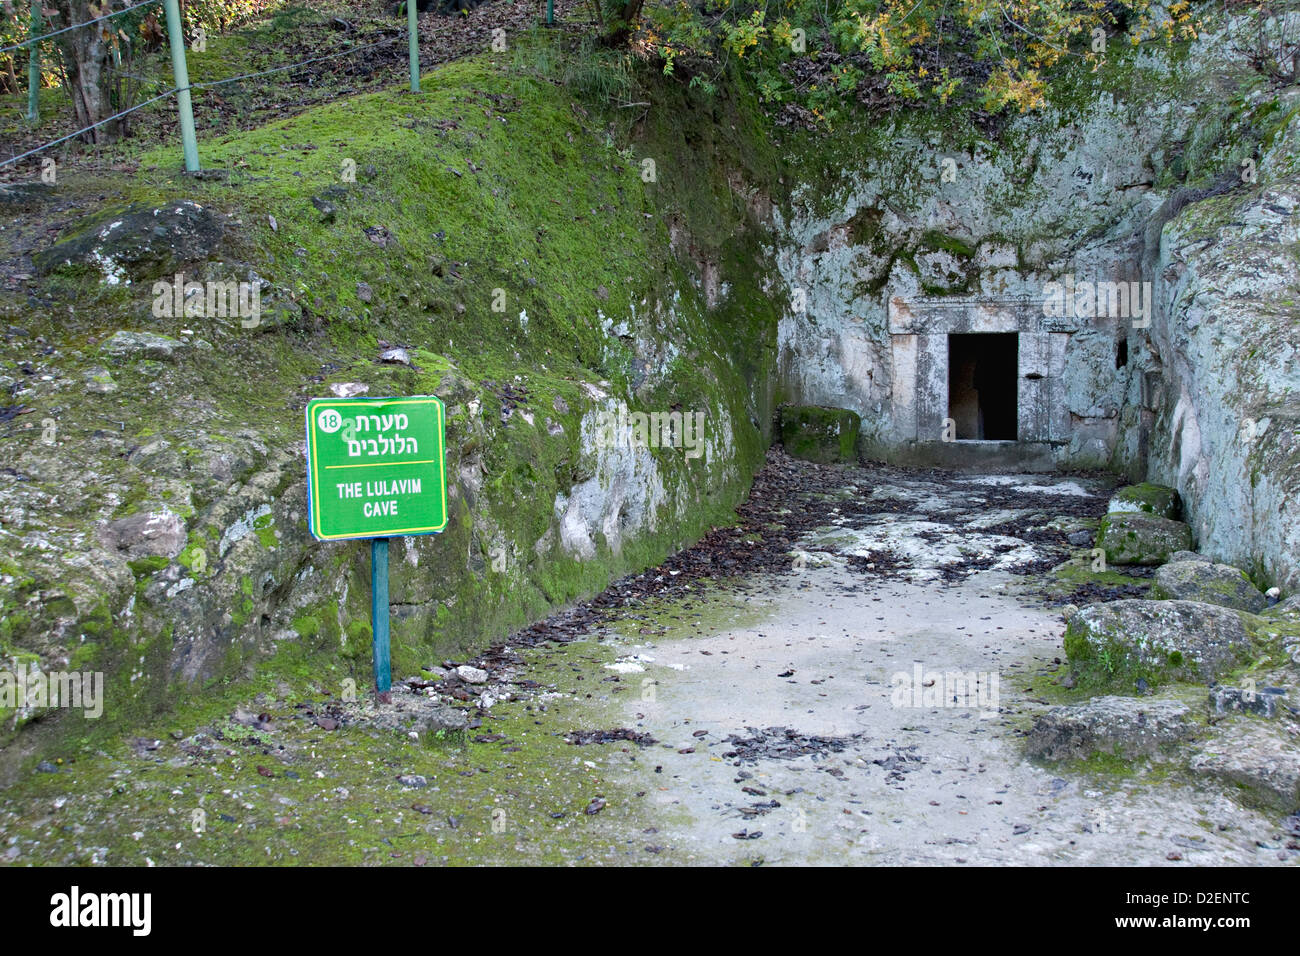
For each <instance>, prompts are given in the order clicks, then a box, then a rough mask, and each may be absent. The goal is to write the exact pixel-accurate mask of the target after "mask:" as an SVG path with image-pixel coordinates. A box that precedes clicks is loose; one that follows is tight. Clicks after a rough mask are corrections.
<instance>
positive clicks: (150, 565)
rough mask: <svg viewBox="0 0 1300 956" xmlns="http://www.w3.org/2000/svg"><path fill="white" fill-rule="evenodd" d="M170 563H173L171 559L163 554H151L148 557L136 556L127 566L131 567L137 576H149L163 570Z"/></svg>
mask: <svg viewBox="0 0 1300 956" xmlns="http://www.w3.org/2000/svg"><path fill="white" fill-rule="evenodd" d="M169 564H171V561H170V560H168V559H167V558H165V557H163V556H162V555H151V556H150V557H147V558H136V559H134V560H132V561H128V562H127V566H128V567H129V568H130V569H131V573H132V574H134V575H135V576H136V577H137V578H145V577H148V576H149V575H151V574H153V573H155V572H157V571H161V570H162V569H163V568H165V567H167V565H169Z"/></svg>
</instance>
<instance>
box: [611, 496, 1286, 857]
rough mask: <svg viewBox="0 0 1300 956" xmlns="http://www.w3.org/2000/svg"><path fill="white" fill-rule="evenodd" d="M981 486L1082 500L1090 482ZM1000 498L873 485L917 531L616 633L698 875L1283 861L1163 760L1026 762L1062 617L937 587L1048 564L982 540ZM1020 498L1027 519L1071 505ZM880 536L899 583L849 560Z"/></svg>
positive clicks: (651, 783) (1004, 591) (1026, 550)
mask: <svg viewBox="0 0 1300 956" xmlns="http://www.w3.org/2000/svg"><path fill="white" fill-rule="evenodd" d="M987 481H989V482H990V483H991V486H993V487H1001V488H1003V489H1009V488H1026V487H1029V488H1031V489H1032V488H1035V487H1037V488H1041V487H1055V488H1056V489H1057V490H1058V491H1059V490H1067V493H1070V494H1076V495H1077V496H1080V497H1082V496H1083V493H1084V488H1083V487H1082V486H1080V485H1079V484H1078V483H1077V482H1070V483H1069V484H1070V485H1073V487H1072V488H1068V489H1067V486H1066V485H1065V484H1062V483H1056V484H1055V485H1053V484H1051V483H1048V484H1046V485H1045V484H1042V483H1039V484H1035V483H1036V481H1038V480H1037V479H1034V478H1032V477H1031V478H1016V479H1011V478H991V479H987ZM988 486H990V485H982V484H980V483H979V482H978V481H976V482H971V481H963V480H958V481H954V482H951V483H948V484H947V485H941V484H935V483H932V482H921V481H912V480H908V481H903V482H900V483H898V484H894V485H891V486H887V487H884V488H882V487H877V488H875V489H874V490H873V492H872V494H873V495H874V496H876V497H895V498H897V499H898V500H910V501H912V502H913V503H915V504H917V505H918V510H919V511H921V512H922V513H923V515H922V516H923V517H925V519H926V520H924V521H922V520H921V519H920V518H908V517H903V516H899V517H897V518H895V517H892V516H891V517H883V516H882V517H881V518H880V519H878V520H874V521H867V522H846V525H849V526H850V527H845V528H842V529H840V530H837V531H834V532H830V531H826V530H824V531H822V532H820V533H814V534H812V535H808V536H805V538H804V539H803V543H804V544H805V545H808V546H811V547H830V548H833V550H831V551H825V552H813V555H812V556H813V559H814V560H813V561H811V562H809V564H808V566H807V568H806V569H805V570H804V571H802V572H801V573H799V574H797V575H795V576H793V577H789V578H785V579H784V580H781V581H772V582H769V583H770V587H768V586H764V587H763V588H762V590H763V591H765V592H766V593H765V594H762V595H761V596H756V595H749V596H745V597H743V598H739V599H737V598H731V597H727V596H715V597H714V598H712V599H710V600H708V601H705V602H700V601H699V600H698V599H696V600H690V601H688V602H686V603H687V605H689V607H688V608H686V607H682V606H681V605H678V606H676V607H675V608H674V609H672V610H669V609H668V608H664V609H661V610H660V611H659V613H657V614H656V615H655V616H656V617H657V619H658V620H660V621H665V620H673V619H676V620H675V623H673V624H672V626H670V627H669V628H668V629H667V631H666V632H665V633H664V634H663V635H661V636H657V637H656V639H655V640H653V641H649V642H647V641H646V640H645V639H644V638H643V637H640V636H639V635H638V633H637V630H638V629H636V628H630V627H623V628H621V630H622V631H623V632H624V634H625V636H624V646H622V647H621V648H620V650H621V652H622V653H623V655H624V656H623V657H622V658H621V665H620V666H621V669H622V670H623V671H624V673H633V674H635V673H638V671H637V668H644V676H643V678H642V680H643V681H645V680H650V681H653V682H654V684H653V685H650V691H649V692H647V691H646V690H644V689H643V693H642V698H644V697H646V696H652V697H653V699H652V700H645V699H640V700H635V701H632V702H630V703H629V704H628V705H627V707H626V710H627V718H628V725H629V726H630V727H633V728H634V729H636V730H638V731H646V732H649V733H650V734H651V735H653V736H654V737H655V738H657V739H658V740H659V741H661V742H662V743H661V745H660V746H659V747H658V748H656V749H655V751H654V753H653V756H651V755H650V754H647V758H649V759H643V760H642V761H640V766H641V767H645V766H647V765H648V764H651V763H652V764H654V765H655V766H656V767H659V768H661V769H660V770H657V771H654V772H652V773H649V774H647V773H645V772H644V771H641V772H640V773H639V777H638V778H637V785H638V786H641V787H649V788H650V794H651V799H652V800H653V805H654V806H655V808H656V809H657V812H658V813H659V814H660V815H661V816H662V817H663V818H664V819H665V821H666V822H665V825H664V827H663V829H662V832H661V833H660V834H659V835H658V836H657V837H656V839H659V840H664V841H666V842H670V843H672V844H673V845H674V846H675V848H676V849H678V850H679V851H682V850H684V851H686V852H687V853H688V854H694V855H695V856H696V857H697V858H698V860H699V861H701V862H705V861H707V862H727V861H735V862H744V861H759V860H761V861H762V862H764V863H769V864H771V863H785V864H796V863H835V862H852V863H920V864H959V863H974V864H1003V865H1005V864H1053V863H1060V864H1143V865H1150V864H1167V863H1169V864H1172V863H1174V862H1175V861H1176V860H1182V861H1186V862H1187V863H1193V864H1238V865H1240V864H1250V863H1274V864H1276V863H1278V859H1277V850H1278V844H1277V842H1276V834H1277V821H1276V820H1274V819H1272V818H1270V817H1269V816H1267V815H1263V814H1259V813H1256V812H1254V811H1251V810H1247V809H1243V808H1241V807H1239V806H1237V805H1236V804H1235V803H1233V802H1232V801H1230V800H1229V799H1227V798H1226V797H1225V796H1224V795H1223V794H1222V793H1221V792H1219V791H1218V790H1217V789H1216V788H1213V787H1201V786H1198V785H1196V784H1195V783H1192V782H1183V781H1178V780H1174V779H1172V778H1170V777H1167V776H1166V775H1165V773H1164V772H1163V771H1162V768H1160V767H1159V766H1155V767H1138V768H1123V769H1119V770H1115V771H1111V772H1095V773H1086V774H1082V775H1080V774H1078V773H1068V772H1066V773H1065V774H1064V775H1061V776H1058V775H1057V773H1056V772H1054V771H1053V770H1052V769H1050V768H1044V767H1040V766H1035V765H1034V764H1031V763H1029V762H1027V761H1026V760H1025V759H1024V758H1023V755H1022V746H1021V740H1020V737H1021V736H1022V735H1023V733H1024V731H1025V730H1026V729H1027V727H1028V726H1029V725H1030V723H1031V722H1032V717H1033V715H1034V714H1036V713H1040V712H1041V711H1042V710H1043V709H1044V707H1045V702H1044V701H1042V700H1041V699H1040V698H1037V697H1036V696H1035V692H1034V690H1033V688H1034V686H1035V684H1036V683H1037V685H1038V687H1039V693H1041V692H1042V691H1043V690H1045V689H1046V688H1047V686H1048V685H1049V684H1051V683H1053V682H1054V681H1055V679H1056V677H1057V675H1056V674H1055V673H1053V672H1054V671H1055V670H1056V666H1057V664H1059V657H1060V656H1061V654H1062V651H1061V634H1062V632H1063V630H1064V625H1063V622H1062V619H1061V616H1060V614H1059V612H1058V611H1056V610H1054V609H1052V608H1048V607H1044V606H1043V605H1042V602H1041V601H1037V600H1034V599H1033V597H1032V596H1031V593H1030V590H1029V589H1027V588H1026V580H1025V578H1023V577H1017V576H1016V575H1013V574H1011V573H1009V572H1008V571H1005V570H988V571H977V572H975V573H974V574H971V575H969V576H965V577H964V578H962V579H961V580H960V581H958V582H956V583H952V584H943V583H936V579H937V578H941V577H942V576H943V572H944V570H945V569H946V568H949V567H951V566H952V565H953V564H954V563H959V562H960V561H961V555H962V553H963V552H966V553H967V555H966V556H967V558H968V559H969V557H970V554H971V553H973V552H977V551H989V552H993V551H997V550H998V549H1004V550H1003V552H1002V553H1003V555H1004V559H1003V560H1004V561H1005V562H1006V563H1008V564H1016V563H1019V564H1023V563H1024V562H1032V561H1034V560H1035V554H1034V547H1033V546H1032V545H1028V544H1025V543H1024V542H1023V540H1019V542H1018V543H1014V544H1013V543H1012V542H1010V541H1002V540H998V539H997V538H996V537H989V536H988V535H987V533H986V532H983V531H980V530H977V529H974V528H972V527H971V526H972V524H977V525H978V524H986V523H987V519H988V518H989V513H988V512H987V511H985V510H984V509H982V508H981V507H980V503H979V497H980V496H979V494H978V493H975V494H974V495H971V494H969V493H968V492H967V490H966V489H968V488H974V489H979V488H981V487H988ZM1093 487H1094V490H1098V491H1099V490H1102V489H1096V488H1095V485H1094V486H1093ZM1024 495H1025V498H1026V502H1027V503H1028V504H1029V505H1030V510H1031V511H1032V510H1034V509H1041V508H1042V506H1043V505H1044V504H1047V505H1049V507H1048V509H1047V510H1048V511H1050V510H1051V509H1050V504H1051V503H1052V499H1054V498H1057V497H1058V495H1057V494H1042V493H1039V492H1037V491H1026V492H1024ZM1040 513H1046V512H1040ZM1022 517H1023V515H1022ZM852 525H858V527H856V528H855V527H851V526H852ZM922 525H924V527H922ZM925 532H928V537H929V539H930V540H928V541H925V540H923V539H922V538H919V537H917V535H918V534H919V533H925ZM1030 537H1032V535H1030ZM819 542H820V543H819ZM882 543H888V544H891V545H892V546H893V547H894V550H895V552H896V553H897V552H904V553H905V554H906V556H907V563H908V564H909V565H910V568H909V569H908V570H906V571H905V572H902V576H901V577H898V578H895V579H892V580H891V579H883V580H882V579H881V578H880V577H879V576H864V575H863V574H862V573H860V572H859V571H856V570H853V569H852V568H851V567H850V566H849V562H850V561H854V563H857V561H860V558H858V559H856V560H855V558H854V553H855V552H856V553H857V554H859V555H860V554H862V553H864V552H868V553H869V552H870V550H871V549H872V548H878V547H880V546H881V545H882ZM917 668H919V669H920V673H919V675H918V673H917ZM945 673H961V674H967V675H970V674H975V675H978V679H979V680H980V681H981V682H982V684H983V685H984V687H983V689H984V695H983V697H980V696H979V694H978V693H971V694H970V695H969V696H967V695H965V694H962V695H961V698H960V699H959V700H957V701H953V700H948V701H945V703H944V705H943V706H935V702H934V699H933V698H931V697H929V696H928V695H929V694H933V693H935V692H934V690H933V689H930V688H925V687H924V684H925V683H926V682H927V681H930V680H934V679H935V678H936V677H937V683H938V685H939V686H942V685H943V679H944V678H943V675H944V674H945ZM917 676H919V678H920V680H919V684H920V685H921V686H920V688H919V690H918V691H917V692H916V693H913V692H912V691H911V690H910V687H909V685H914V684H916V683H918V682H917V681H916V677H917ZM981 705H983V706H981ZM786 730H790V731H793V732H794V736H793V737H791V736H790V735H789V734H787V733H785V731H786ZM808 737H817V738H824V739H823V740H820V741H810V740H808V739H806V738H808ZM759 834H761V835H759ZM1290 857H1291V859H1290V862H1292V863H1294V862H1296V859H1297V857H1300V854H1295V853H1292V854H1290Z"/></svg>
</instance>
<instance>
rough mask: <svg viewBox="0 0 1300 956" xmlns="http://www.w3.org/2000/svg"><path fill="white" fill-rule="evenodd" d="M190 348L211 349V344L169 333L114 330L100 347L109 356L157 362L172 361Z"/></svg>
mask: <svg viewBox="0 0 1300 956" xmlns="http://www.w3.org/2000/svg"><path fill="white" fill-rule="evenodd" d="M190 348H197V349H205V348H206V349H211V348H212V346H211V345H209V344H208V343H207V342H204V341H203V340H202V339H199V340H196V341H194V342H185V341H182V340H180V339H174V338H172V337H171V336H169V335H158V334H157V333H155V332H127V331H121V332H114V333H113V335H112V336H110V337H109V339H108V340H107V341H105V342H104V344H103V345H101V346H100V349H101V350H102V351H103V352H104V354H105V355H107V356H109V357H110V358H115V359H122V360H132V359H153V360H155V361H159V362H174V361H176V357H177V355H178V354H179V353H182V352H184V351H186V350H187V349H190Z"/></svg>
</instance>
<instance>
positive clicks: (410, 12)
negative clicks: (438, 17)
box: [406, 0, 420, 93]
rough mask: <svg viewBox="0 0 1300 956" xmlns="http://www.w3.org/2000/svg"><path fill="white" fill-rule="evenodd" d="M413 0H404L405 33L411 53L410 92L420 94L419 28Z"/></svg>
mask: <svg viewBox="0 0 1300 956" xmlns="http://www.w3.org/2000/svg"><path fill="white" fill-rule="evenodd" d="M418 13H419V12H418V11H417V10H416V3H415V0H406V33H407V42H408V43H409V45H410V53H411V92H412V93H418V92H420V27H419V23H418V22H417V18H418Z"/></svg>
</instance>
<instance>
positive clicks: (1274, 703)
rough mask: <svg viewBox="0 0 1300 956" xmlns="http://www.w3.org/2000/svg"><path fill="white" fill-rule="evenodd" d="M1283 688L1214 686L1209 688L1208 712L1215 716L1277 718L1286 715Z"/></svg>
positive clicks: (1284, 690)
mask: <svg viewBox="0 0 1300 956" xmlns="http://www.w3.org/2000/svg"><path fill="white" fill-rule="evenodd" d="M1286 709H1287V708H1286V688H1284V687H1253V686H1247V687H1234V686H1231V685H1228V684H1215V685H1214V686H1213V687H1211V688H1210V710H1211V711H1213V712H1214V713H1216V714H1254V715H1255V716H1257V717H1278V716H1280V715H1282V714H1284V713H1286Z"/></svg>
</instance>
